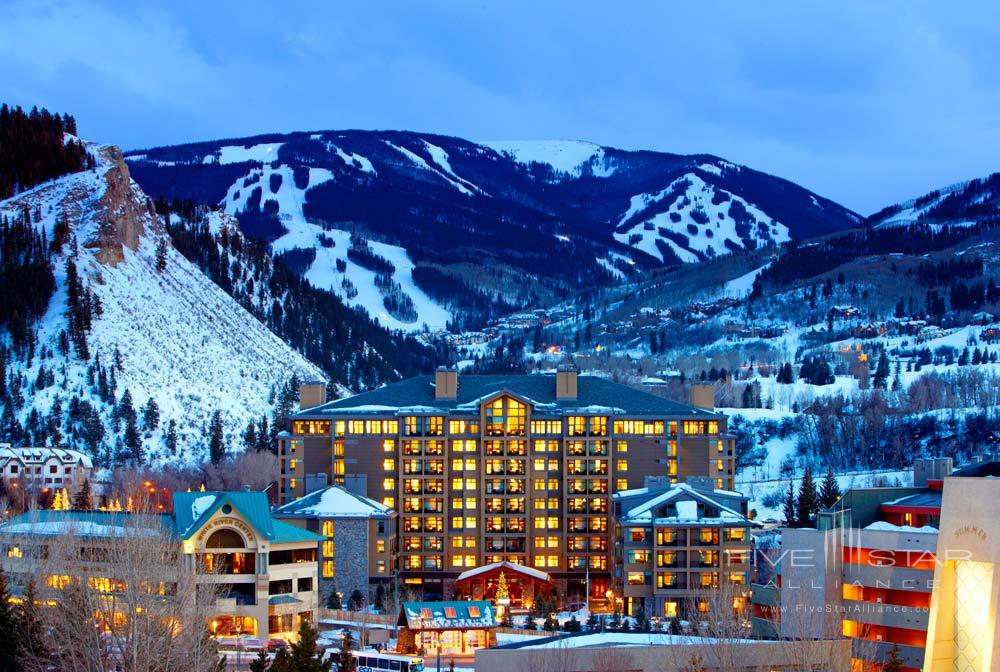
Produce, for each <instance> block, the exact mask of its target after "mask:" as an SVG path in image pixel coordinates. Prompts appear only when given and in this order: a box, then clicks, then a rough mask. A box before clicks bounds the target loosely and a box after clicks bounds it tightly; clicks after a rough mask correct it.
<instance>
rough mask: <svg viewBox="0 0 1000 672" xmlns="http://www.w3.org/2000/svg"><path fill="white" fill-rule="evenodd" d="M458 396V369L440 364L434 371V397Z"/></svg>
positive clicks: (449, 397)
mask: <svg viewBox="0 0 1000 672" xmlns="http://www.w3.org/2000/svg"><path fill="white" fill-rule="evenodd" d="M457 397H458V369H453V368H449V367H447V366H439V367H438V368H437V370H436V371H435V372H434V398H435V399H455V398H457Z"/></svg>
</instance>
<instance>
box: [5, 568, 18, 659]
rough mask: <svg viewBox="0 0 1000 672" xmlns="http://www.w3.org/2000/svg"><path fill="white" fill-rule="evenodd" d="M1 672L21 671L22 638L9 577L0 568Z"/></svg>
mask: <svg viewBox="0 0 1000 672" xmlns="http://www.w3.org/2000/svg"><path fill="white" fill-rule="evenodd" d="M0 642H3V646H0V672H19V671H20V669H21V664H20V658H21V638H20V637H19V636H18V619H17V613H16V612H15V611H14V605H13V604H12V603H11V601H10V590H9V589H8V588H7V575H6V574H4V572H3V568H0Z"/></svg>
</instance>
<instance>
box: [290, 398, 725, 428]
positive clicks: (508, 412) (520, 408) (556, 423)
mask: <svg viewBox="0 0 1000 672" xmlns="http://www.w3.org/2000/svg"><path fill="white" fill-rule="evenodd" d="M485 414H486V422H487V426H486V433H487V434H489V435H492V436H499V435H507V436H523V435H524V430H525V414H526V407H525V405H524V404H522V403H520V402H518V401H515V400H513V399H510V398H506V397H502V398H499V399H496V400H494V401H492V402H490V404H489V405H487V407H486V410H485ZM566 427H567V434H568V435H569V436H607V435H608V418H607V417H605V416H600V415H595V416H580V415H577V416H569V417H567V418H566ZM682 427H683V430H684V433H685V434H718V433H719V422H718V420H685V421H684V422H683V425H682ZM613 428H614V433H615V434H624V435H634V436H663V435H664V430H665V429H669V433H670V436H677V422H670V423H666V422H665V421H663V420H635V419H633V420H615V421H614V423H613ZM333 429H334V435H335V436H344V435H345V434H357V435H365V434H367V435H376V434H398V433H399V421H398V420H347V421H344V420H337V421H336V422H335V423H334V427H333ZM562 429H563V423H562V421H561V420H532V421H531V432H532V433H533V434H562ZM293 431H294V432H295V433H296V434H329V433H330V421H329V420H296V421H295V422H294V423H293ZM448 431H449V433H450V434H479V423H478V422H477V421H474V420H449V421H448ZM403 434H404V435H405V436H443V435H444V418H443V417H441V416H436V415H435V416H406V417H404V418H403Z"/></svg>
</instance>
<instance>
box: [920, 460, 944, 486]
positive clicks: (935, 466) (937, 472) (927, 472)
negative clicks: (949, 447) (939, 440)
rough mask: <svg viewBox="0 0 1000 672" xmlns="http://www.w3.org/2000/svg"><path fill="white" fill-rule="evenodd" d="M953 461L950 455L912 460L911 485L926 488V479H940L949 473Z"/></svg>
mask: <svg viewBox="0 0 1000 672" xmlns="http://www.w3.org/2000/svg"><path fill="white" fill-rule="evenodd" d="M952 470H953V462H952V459H951V458H950V457H930V458H920V459H916V460H913V485H914V486H915V487H918V488H926V487H927V482H928V481H940V480H943V479H944V478H946V477H947V476H950V475H951V472H952Z"/></svg>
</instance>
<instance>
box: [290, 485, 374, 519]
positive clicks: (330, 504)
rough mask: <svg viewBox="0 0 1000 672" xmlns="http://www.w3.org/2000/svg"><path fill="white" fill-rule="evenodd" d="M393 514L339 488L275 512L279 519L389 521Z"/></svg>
mask: <svg viewBox="0 0 1000 672" xmlns="http://www.w3.org/2000/svg"><path fill="white" fill-rule="evenodd" d="M391 513H392V509H390V508H389V507H388V506H386V505H385V504H382V503H381V502H376V501H375V500H374V499H369V498H368V497H364V496H362V495H359V494H357V493H354V492H351V491H350V490H348V489H347V488H342V487H340V486H339V485H331V486H330V487H328V488H323V489H322V490H317V491H315V492H311V493H309V494H308V495H306V496H305V497H302V498H300V499H296V500H294V501H291V502H288V503H287V504H285V505H284V506H279V507H278V508H277V509H275V510H274V515H275V516H277V517H279V518H284V517H288V518H388V517H389V515H390V514H391Z"/></svg>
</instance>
